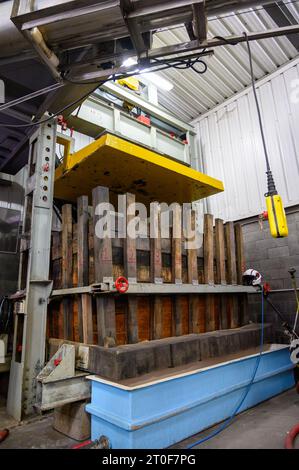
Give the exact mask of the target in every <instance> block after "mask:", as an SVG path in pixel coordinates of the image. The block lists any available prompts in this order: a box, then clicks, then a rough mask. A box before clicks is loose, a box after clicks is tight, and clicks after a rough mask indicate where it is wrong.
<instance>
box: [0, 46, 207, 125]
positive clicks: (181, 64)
mask: <svg viewBox="0 0 299 470" xmlns="http://www.w3.org/2000/svg"><path fill="white" fill-rule="evenodd" d="M204 51H205V49H204V50H203V52H204ZM174 60H175V62H174V63H171V62H170V61H169V62H166V61H162V60H159V59H155V62H157V63H159V64H161V65H163V67H161V68H159V69H155V72H160V71H163V70H166V69H169V68H171V67H173V68H177V69H181V70H182V69H189V68H191V69H192V70H194V71H195V72H196V73H198V74H203V73H205V72H206V71H207V64H206V63H205V62H204V61H203V60H201V59H200V55H199V56H197V57H196V58H194V59H185V60H184V59H174ZM196 64H201V65H203V66H204V68H203V70H197V69H196V68H195V65H196ZM141 73H142V74H143V73H150V70H147V71H146V72H144V71H135V72H132V73H129V74H122V75H120V76H117V77H115V76H113V77H111V78H110V79H106V80H102V81H96V82H79V81H75V80H70V79H69V78H67V77H64V80H65V81H67V82H69V83H72V84H74V85H91V84H95V85H98V86H99V87H100V86H101V85H103V84H104V83H106V82H107V81H110V80H113V81H115V79H117V80H120V79H122V78H127V77H131V76H134V75H140V74H141ZM89 95H90V92H88V93H86V94H85V95H83V96H82V97H80V98H79V99H77V100H75V101H73V102H72V103H70V104H68V105H66V106H64V107H63V108H61V109H60V110H59V111H57V112H56V113H54V114H52V115H51V116H50V117H48V118H46V119H42V120H40V121H36V122H32V123H28V124H4V123H0V127H7V128H13V129H14V128H17V129H19V128H27V127H34V126H38V125H40V124H44V123H45V122H48V121H51V120H52V119H54V118H55V117H56V116H58V115H59V114H61V113H63V112H64V111H65V110H66V109H68V108H70V107H71V106H74V105H76V104H77V103H79V102H80V101H82V100H84V98H87V97H88V96H89Z"/></svg>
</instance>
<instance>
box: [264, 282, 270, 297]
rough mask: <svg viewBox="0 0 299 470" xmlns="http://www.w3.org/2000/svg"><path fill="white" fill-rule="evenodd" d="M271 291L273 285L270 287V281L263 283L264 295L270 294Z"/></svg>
mask: <svg viewBox="0 0 299 470" xmlns="http://www.w3.org/2000/svg"><path fill="white" fill-rule="evenodd" d="M270 291H271V287H270V284H268V282H265V284H264V285H263V292H264V295H265V296H267V295H269V294H270Z"/></svg>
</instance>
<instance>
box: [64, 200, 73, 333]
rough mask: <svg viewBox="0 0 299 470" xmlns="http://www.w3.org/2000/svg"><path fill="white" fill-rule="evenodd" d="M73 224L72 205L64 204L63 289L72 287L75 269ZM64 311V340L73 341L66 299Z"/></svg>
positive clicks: (68, 304)
mask: <svg viewBox="0 0 299 470" xmlns="http://www.w3.org/2000/svg"><path fill="white" fill-rule="evenodd" d="M72 240H73V224H72V205H71V204H64V205H63V206H62V287H64V288H65V287H72V268H73V252H72ZM62 311H63V335H64V339H68V340H72V339H73V311H72V301H71V299H69V298H64V299H63V301H62Z"/></svg>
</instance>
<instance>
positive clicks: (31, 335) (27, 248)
mask: <svg viewBox="0 0 299 470" xmlns="http://www.w3.org/2000/svg"><path fill="white" fill-rule="evenodd" d="M55 144H56V122H55V121H54V120H53V121H48V122H46V123H44V124H42V125H41V126H40V127H39V129H38V130H37V131H36V133H35V134H34V135H33V136H32V137H31V139H30V145H29V160H28V180H27V187H26V192H25V206H24V215H23V227H22V235H21V246H20V251H21V257H20V269H19V287H18V288H19V291H20V292H22V291H23V293H24V295H23V298H22V300H21V301H20V302H16V309H15V310H16V312H15V313H16V315H15V330H14V344H13V356H12V363H11V372H10V379H9V392H8V400H7V411H8V413H9V414H10V415H12V416H13V417H14V418H15V419H17V420H20V419H22V417H23V415H29V414H32V413H33V412H34V404H35V403H36V393H37V384H36V376H37V374H38V373H39V372H40V370H41V369H42V367H43V365H44V361H45V340H46V320H47V304H48V298H49V295H50V292H51V289H52V285H51V284H52V283H51V281H50V280H49V266H50V247H51V228H52V204H53V186H54V171H55Z"/></svg>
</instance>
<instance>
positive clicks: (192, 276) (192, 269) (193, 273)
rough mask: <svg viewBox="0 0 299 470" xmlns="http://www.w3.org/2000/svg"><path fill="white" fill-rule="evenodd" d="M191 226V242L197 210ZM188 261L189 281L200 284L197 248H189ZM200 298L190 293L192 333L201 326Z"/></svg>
mask: <svg viewBox="0 0 299 470" xmlns="http://www.w3.org/2000/svg"><path fill="white" fill-rule="evenodd" d="M190 222H191V226H190V231H189V232H188V233H187V241H188V243H189V244H191V243H194V242H195V237H194V238H192V234H193V233H194V232H195V227H196V220H195V211H194V210H192V211H191V220H190ZM187 263H188V283H189V284H198V271H197V249H196V248H195V247H194V248H192V247H191V246H190V247H189V248H188V249H187ZM199 324H200V299H199V296H198V295H189V331H190V333H199V330H200V327H199Z"/></svg>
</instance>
